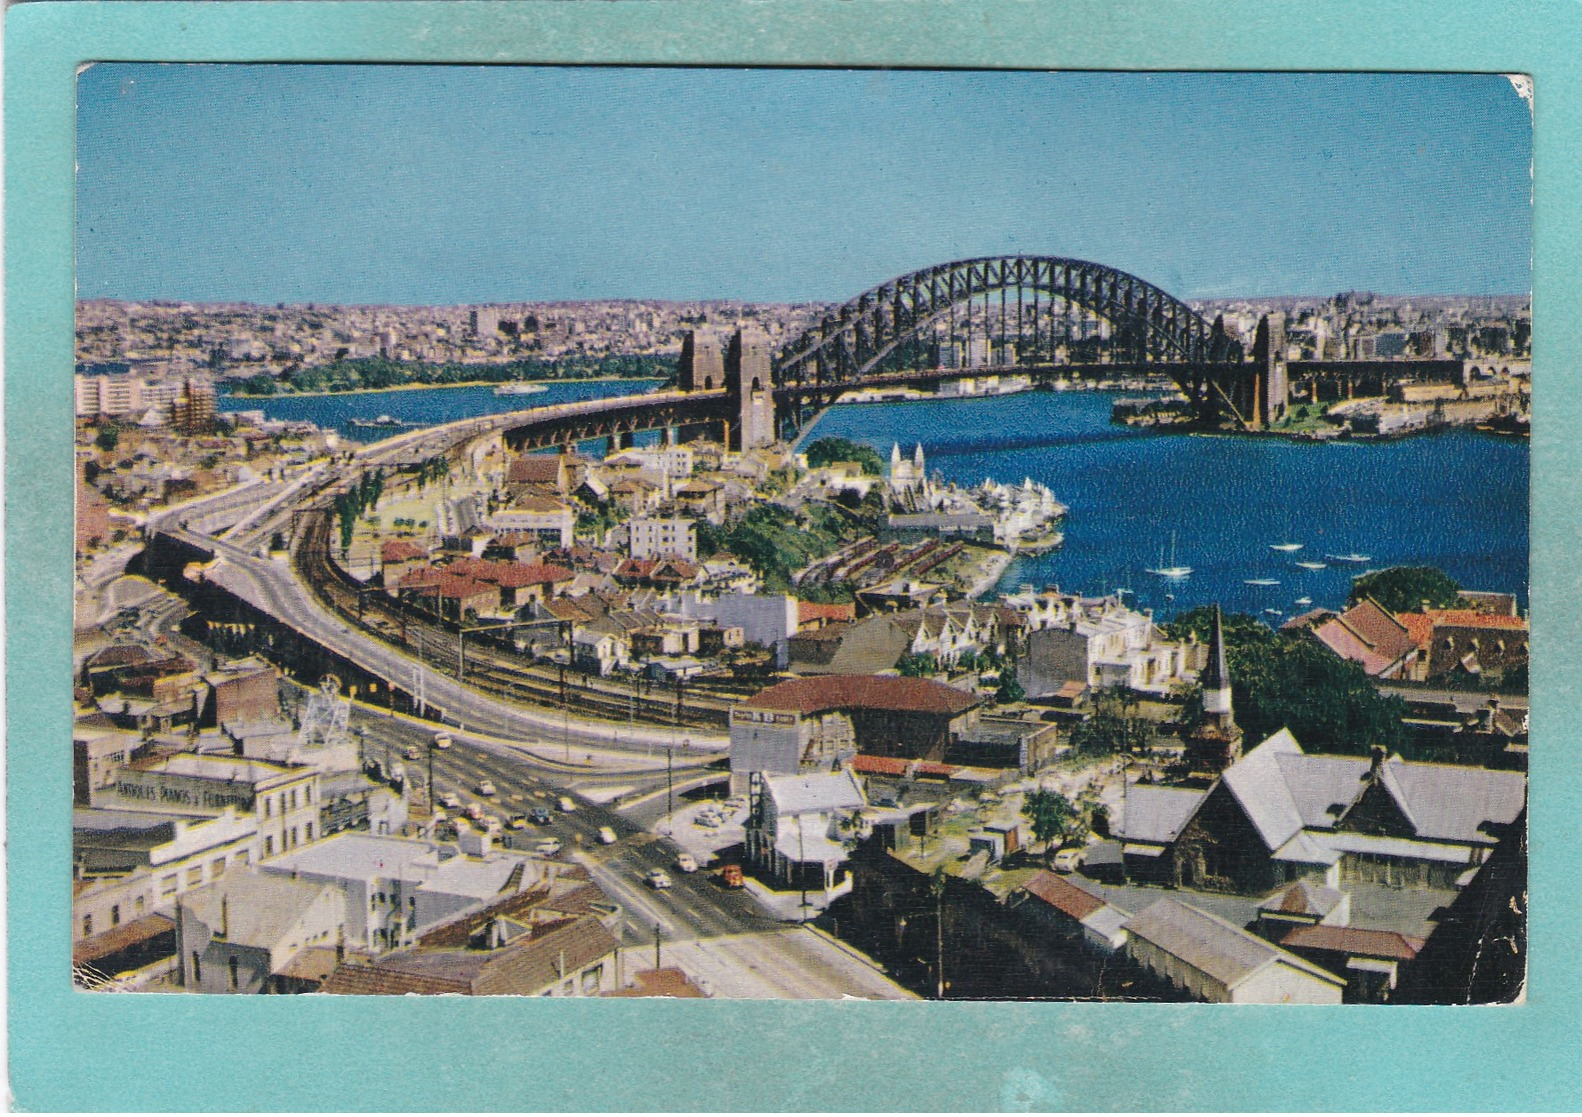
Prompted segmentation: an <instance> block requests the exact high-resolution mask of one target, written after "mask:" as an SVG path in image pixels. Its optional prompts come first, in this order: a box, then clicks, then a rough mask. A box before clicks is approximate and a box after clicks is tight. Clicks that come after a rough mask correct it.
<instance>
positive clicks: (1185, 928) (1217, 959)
mask: <svg viewBox="0 0 1582 1117" xmlns="http://www.w3.org/2000/svg"><path fill="white" fill-rule="evenodd" d="M1126 929H1127V930H1128V931H1129V932H1130V933H1131V934H1132V936H1133V937H1134V938H1139V939H1143V940H1145V941H1147V942H1150V943H1152V944H1153V945H1155V946H1157V947H1158V948H1159V949H1161V950H1163V951H1165V952H1166V953H1167V954H1170V955H1173V956H1174V957H1176V958H1179V959H1180V960H1181V961H1182V962H1184V963H1186V964H1187V965H1189V966H1191V967H1192V968H1193V969H1195V970H1199V971H1201V972H1202V973H1205V974H1207V975H1208V976H1209V977H1211V978H1213V979H1214V980H1215V981H1218V982H1220V983H1221V984H1222V985H1224V986H1225V987H1226V988H1227V989H1235V988H1236V987H1237V986H1238V985H1241V984H1242V983H1243V982H1245V981H1246V980H1247V979H1248V978H1250V977H1252V976H1253V975H1254V974H1257V973H1259V972H1260V971H1262V970H1264V969H1265V968H1267V967H1269V966H1272V965H1275V964H1277V963H1283V964H1285V965H1287V966H1290V967H1292V968H1293V969H1297V970H1301V971H1302V972H1303V973H1305V974H1308V975H1309V976H1311V977H1316V978H1318V979H1319V980H1321V981H1326V982H1329V983H1331V984H1334V985H1344V984H1345V981H1344V980H1343V979H1341V978H1339V977H1336V976H1335V975H1334V974H1332V973H1330V972H1329V971H1328V970H1322V969H1320V968H1319V967H1317V966H1315V965H1313V964H1312V963H1311V962H1309V961H1307V960H1306V959H1304V958H1301V957H1299V956H1297V955H1295V954H1292V953H1290V952H1289V951H1286V950H1282V949H1280V948H1279V947H1278V946H1275V945H1274V944H1272V943H1268V942H1265V941H1264V940H1263V939H1260V938H1258V936H1256V935H1253V934H1249V933H1248V932H1246V931H1243V930H1242V929H1241V928H1240V927H1238V926H1236V925H1235V924H1234V923H1231V922H1228V921H1227V920H1224V919H1221V918H1220V917H1219V916H1217V915H1210V914H1209V913H1208V912H1206V911H1200V910H1198V909H1197V908H1195V907H1192V906H1191V905H1190V904H1183V903H1182V902H1181V901H1179V900H1174V899H1170V898H1165V899H1161V900H1156V901H1155V902H1154V903H1153V904H1151V905H1149V906H1148V907H1146V908H1144V909H1143V910H1142V911H1140V912H1138V913H1137V914H1136V915H1134V916H1132V917H1131V918H1130V919H1129V920H1127V921H1126Z"/></svg>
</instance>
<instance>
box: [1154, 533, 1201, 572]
mask: <svg viewBox="0 0 1582 1117" xmlns="http://www.w3.org/2000/svg"><path fill="white" fill-rule="evenodd" d="M1163 558H1164V556H1163V555H1161V556H1160V559H1161V560H1163ZM1148 573H1150V574H1157V575H1158V576H1159V577H1161V578H1185V577H1186V576H1187V575H1189V574H1191V573H1192V568H1191V567H1190V566H1178V565H1177V564H1176V533H1175V532H1173V531H1172V532H1171V533H1170V565H1169V566H1160V567H1159V568H1158V569H1156V570H1149V571H1148Z"/></svg>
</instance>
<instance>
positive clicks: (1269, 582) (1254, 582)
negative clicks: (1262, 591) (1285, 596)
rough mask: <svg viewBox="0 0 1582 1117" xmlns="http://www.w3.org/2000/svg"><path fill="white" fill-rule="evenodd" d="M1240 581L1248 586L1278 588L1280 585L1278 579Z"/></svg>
mask: <svg viewBox="0 0 1582 1117" xmlns="http://www.w3.org/2000/svg"><path fill="white" fill-rule="evenodd" d="M1242 581H1244V582H1245V583H1246V584H1247V585H1249V586H1278V585H1279V584H1280V580H1279V579H1278V578H1244V579H1242Z"/></svg>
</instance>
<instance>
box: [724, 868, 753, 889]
mask: <svg viewBox="0 0 1582 1117" xmlns="http://www.w3.org/2000/svg"><path fill="white" fill-rule="evenodd" d="M720 883H721V884H723V885H724V886H725V887H726V888H746V887H747V879H746V878H745V877H743V876H742V867H741V866H740V865H726V866H723V867H722V868H721V869H720Z"/></svg>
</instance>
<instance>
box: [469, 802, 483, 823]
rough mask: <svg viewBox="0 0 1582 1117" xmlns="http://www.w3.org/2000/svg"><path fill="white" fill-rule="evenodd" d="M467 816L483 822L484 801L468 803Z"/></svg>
mask: <svg viewBox="0 0 1582 1117" xmlns="http://www.w3.org/2000/svg"><path fill="white" fill-rule="evenodd" d="M467 817H468V818H470V819H472V820H473V821H474V822H482V821H483V804H482V803H468V804H467Z"/></svg>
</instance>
